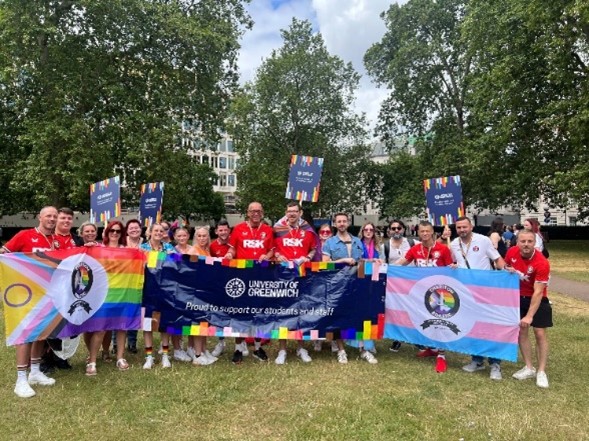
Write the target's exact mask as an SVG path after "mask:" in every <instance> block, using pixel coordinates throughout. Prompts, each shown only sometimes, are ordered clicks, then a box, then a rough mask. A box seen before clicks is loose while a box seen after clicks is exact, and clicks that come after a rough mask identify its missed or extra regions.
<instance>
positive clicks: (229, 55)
mask: <svg viewBox="0 0 589 441" xmlns="http://www.w3.org/2000/svg"><path fill="white" fill-rule="evenodd" d="M243 3H244V2H243V1H240V0H183V1H164V0H151V1H147V0H125V1H124V2H121V1H117V0H104V1H100V2H96V1H91V0H80V1H66V0H64V1H53V2H47V1H42V0H31V1H26V2H23V1H20V0H6V1H3V2H2V3H0V84H1V85H2V86H1V87H0V113H1V115H2V116H3V118H2V127H1V128H2V129H3V133H2V135H0V151H1V152H2V158H3V159H2V163H1V164H0V165H1V166H2V172H1V174H0V183H2V184H5V187H4V188H6V189H7V190H8V191H5V193H4V194H6V193H9V195H8V197H6V199H5V200H3V201H2V204H3V205H2V206H1V207H0V208H1V209H2V210H3V211H4V212H14V211H18V210H20V209H32V208H38V207H39V206H40V205H43V204H47V203H51V204H56V205H69V206H71V207H73V208H76V209H87V208H88V204H89V198H88V186H89V184H90V183H92V182H96V181H99V180H102V179H104V178H106V177H109V176H112V175H115V174H118V175H120V176H121V178H122V179H123V182H124V184H125V185H126V189H127V191H126V192H125V193H124V196H125V200H124V203H125V202H127V203H135V204H136V202H137V200H138V197H139V186H140V184H142V183H144V182H146V181H148V180H152V181H153V180H157V181H161V180H165V182H166V188H167V189H171V188H174V189H175V190H174V191H175V192H177V194H176V195H175V197H177V202H175V203H173V204H172V205H171V207H170V208H171V209H172V211H175V212H177V213H184V214H187V213H186V211H191V209H190V208H189V207H185V206H183V203H182V202H181V201H183V200H184V201H188V200H189V199H190V198H192V197H196V198H198V197H199V196H198V195H196V194H194V193H193V192H201V191H202V192H204V194H203V197H202V199H204V200H206V199H207V197H208V196H207V195H208V194H212V186H211V185H209V182H210V170H205V169H204V168H203V167H197V166H196V164H194V165H193V164H189V165H187V164H188V163H190V161H191V159H190V158H191V156H190V152H189V151H188V150H187V149H186V148H184V147H182V144H181V143H180V142H179V141H178V139H179V138H178V136H179V132H180V127H181V122H182V121H183V120H184V119H186V118H191V119H196V120H197V121H198V124H199V131H200V133H201V136H202V137H203V138H209V139H214V138H216V137H218V131H219V129H220V128H222V127H223V122H224V119H225V117H226V111H227V109H228V106H229V100H230V97H231V94H232V90H233V89H234V88H235V87H236V80H237V68H236V57H237V53H238V49H239V44H238V39H239V37H240V35H241V33H242V32H243V30H244V29H245V28H246V27H248V26H250V20H249V17H248V16H247V14H246V12H245V10H244V8H243ZM4 117H6V118H4ZM191 173H198V174H200V173H202V176H196V177H193V176H192V175H191ZM193 179H194V181H195V182H199V184H201V185H198V186H193V185H190V184H189V183H190V181H191V180H193ZM205 183H206V185H203V184H205ZM166 194H167V196H166V200H169V199H168V195H170V193H169V192H166ZM209 199H210V200H214V201H216V202H218V198H209ZM216 202H215V203H216ZM166 204H167V203H166V201H164V207H165V209H166ZM212 211H213V212H215V211H218V207H216V208H213V210H212Z"/></svg>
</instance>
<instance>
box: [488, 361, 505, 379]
mask: <svg viewBox="0 0 589 441" xmlns="http://www.w3.org/2000/svg"><path fill="white" fill-rule="evenodd" d="M489 378H490V379H491V380H501V379H503V375H501V365H499V363H493V364H492V365H491V373H490V374H489Z"/></svg>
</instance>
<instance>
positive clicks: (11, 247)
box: [0, 206, 57, 398]
mask: <svg viewBox="0 0 589 441" xmlns="http://www.w3.org/2000/svg"><path fill="white" fill-rule="evenodd" d="M38 219H39V225H38V226H37V227H36V228H31V229H29V230H22V231H19V232H18V233H17V234H16V235H15V236H14V237H13V238H12V239H10V240H9V241H8V242H6V244H5V245H4V246H3V247H2V248H1V249H0V254H4V253H16V252H21V253H34V252H37V251H51V250H53V249H54V240H55V238H54V234H53V230H54V228H55V224H56V223H57V209H56V208H55V207H49V206H48V207H43V209H41V211H40V212H39V216H38ZM44 345H45V342H44V341H36V342H34V343H25V344H22V345H17V346H16V385H15V386H14V393H15V394H16V396H17V397H19V398H30V397H33V396H35V391H34V390H33V388H32V387H31V386H34V385H36V384H38V385H41V386H53V385H54V384H55V379H54V378H49V377H47V376H46V375H45V374H44V373H43V372H41V355H42V354H43V348H44ZM29 363H30V365H31V372H30V373H29V376H28V378H27V369H28V367H29Z"/></svg>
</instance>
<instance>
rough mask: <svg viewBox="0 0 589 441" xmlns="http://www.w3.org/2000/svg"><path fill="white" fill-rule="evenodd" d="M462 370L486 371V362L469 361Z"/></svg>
mask: <svg viewBox="0 0 589 441" xmlns="http://www.w3.org/2000/svg"><path fill="white" fill-rule="evenodd" d="M462 370H463V371H465V372H471V373H472V372H476V371H484V370H485V364H484V363H482V362H481V363H479V362H477V361H474V360H473V361H471V362H470V363H468V364H467V365H464V366H462Z"/></svg>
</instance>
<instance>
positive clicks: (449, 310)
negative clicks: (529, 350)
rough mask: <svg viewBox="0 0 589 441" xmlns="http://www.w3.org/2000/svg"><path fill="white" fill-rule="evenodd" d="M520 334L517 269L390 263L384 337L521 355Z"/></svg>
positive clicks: (475, 352) (484, 353) (475, 351)
mask: <svg viewBox="0 0 589 441" xmlns="http://www.w3.org/2000/svg"><path fill="white" fill-rule="evenodd" d="M518 335H519V279H518V277H517V276H516V275H514V274H510V273H507V272H504V271H484V270H467V269H451V268H410V267H399V266H389V268H388V272H387V288H386V300H385V330H384V337H385V338H391V339H394V340H400V341H405V342H409V343H414V344H420V345H424V346H428V347H433V348H439V349H447V350H450V351H455V352H462V353H464V354H469V355H480V356H486V357H493V358H499V359H503V360H509V361H517V350H518V346H517V338H518Z"/></svg>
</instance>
